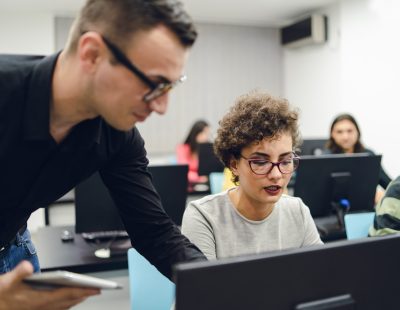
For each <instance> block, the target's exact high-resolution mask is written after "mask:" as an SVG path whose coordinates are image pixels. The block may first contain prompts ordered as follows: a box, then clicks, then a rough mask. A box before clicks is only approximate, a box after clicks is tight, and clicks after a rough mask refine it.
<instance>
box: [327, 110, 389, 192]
mask: <svg viewBox="0 0 400 310" xmlns="http://www.w3.org/2000/svg"><path fill="white" fill-rule="evenodd" d="M326 148H327V150H328V153H331V154H343V153H346V154H353V153H368V154H371V155H374V152H373V151H372V150H370V149H367V148H366V147H365V146H364V145H363V144H362V142H361V131H360V127H359V126H358V124H357V121H356V120H355V118H354V117H353V116H352V115H350V114H340V115H338V116H336V117H335V119H334V120H333V122H332V125H331V131H330V138H329V140H328V142H327V144H326ZM390 181H391V179H390V177H389V176H388V175H387V174H386V172H385V171H384V170H383V168H382V167H381V171H380V173H379V185H380V186H382V187H383V188H385V189H386V187H387V186H388V185H389V183H390Z"/></svg>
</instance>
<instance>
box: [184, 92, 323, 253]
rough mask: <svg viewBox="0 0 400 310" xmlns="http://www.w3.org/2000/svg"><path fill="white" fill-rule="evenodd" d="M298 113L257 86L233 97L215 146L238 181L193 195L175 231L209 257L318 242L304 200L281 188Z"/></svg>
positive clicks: (293, 163)
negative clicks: (196, 197)
mask: <svg viewBox="0 0 400 310" xmlns="http://www.w3.org/2000/svg"><path fill="white" fill-rule="evenodd" d="M297 121H298V113H297V112H296V111H295V110H293V109H292V108H291V107H290V106H289V103H288V102H287V100H284V99H280V98H275V97H272V96H271V95H269V94H266V93H262V92H250V93H248V94H246V95H243V96H241V97H239V98H238V99H237V101H236V103H235V105H234V106H233V107H232V108H231V110H230V111H229V112H228V114H226V115H225V116H224V117H223V119H222V120H221V121H220V127H219V129H218V132H217V138H216V140H215V142H214V148H215V152H216V154H217V156H218V157H219V158H220V160H221V161H222V162H223V163H224V165H225V166H226V167H227V168H229V169H230V170H231V171H232V174H233V181H234V182H236V183H237V182H238V181H239V185H238V186H236V187H234V188H231V189H229V190H227V191H225V192H222V193H219V194H216V195H209V196H206V197H204V198H202V199H199V200H196V201H192V202H190V203H189V205H188V207H187V208H186V211H185V214H184V216H183V222H182V232H183V233H184V234H185V235H186V236H187V237H188V238H189V239H190V240H191V241H192V242H193V243H194V244H196V245H197V246H198V247H199V248H200V249H201V251H202V252H203V253H204V254H205V255H206V256H207V258H209V259H215V258H222V257H232V256H237V255H242V254H254V253H260V252H265V251H273V250H282V249H287V248H300V247H303V246H309V245H314V244H322V241H321V239H320V237H319V235H318V232H317V228H316V226H315V224H314V221H313V219H312V217H311V214H310V211H309V209H308V207H307V206H305V205H304V203H303V202H302V201H301V199H300V198H295V197H290V196H288V195H285V194H284V190H285V189H286V186H287V184H288V183H289V180H290V178H291V176H292V173H293V172H294V171H295V170H296V168H297V166H298V164H299V158H298V157H297V155H296V154H295V153H294V152H293V150H294V149H295V148H296V147H297V146H298V144H299V140H300V135H299V131H298V124H297Z"/></svg>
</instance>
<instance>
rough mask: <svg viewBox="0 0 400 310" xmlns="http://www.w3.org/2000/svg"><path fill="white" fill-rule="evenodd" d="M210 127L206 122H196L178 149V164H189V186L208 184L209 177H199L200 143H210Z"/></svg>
mask: <svg viewBox="0 0 400 310" xmlns="http://www.w3.org/2000/svg"><path fill="white" fill-rule="evenodd" d="M210 133H211V132H210V126H209V124H208V123H207V122H206V121H204V120H198V121H196V122H195V123H194V124H193V126H192V128H191V129H190V131H189V134H188V136H187V137H186V139H185V141H184V143H183V144H180V145H178V146H177V148H176V155H177V162H178V163H179V164H188V165H189V172H188V180H189V185H194V184H197V183H206V182H207V180H208V178H207V176H199V173H198V169H199V157H198V146H199V143H205V142H210Z"/></svg>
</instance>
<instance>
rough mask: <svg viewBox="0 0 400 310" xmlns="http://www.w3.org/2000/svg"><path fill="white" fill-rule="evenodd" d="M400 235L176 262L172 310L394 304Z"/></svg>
mask: <svg viewBox="0 0 400 310" xmlns="http://www.w3.org/2000/svg"><path fill="white" fill-rule="evenodd" d="M399 248H400V236H399V235H391V236H386V237H376V238H364V239H358V240H354V241H347V240H346V241H339V242H331V243H328V244H326V245H322V246H316V247H308V248H301V249H295V250H286V251H281V252H271V253H264V254H258V255H254V256H242V257H236V258H230V259H221V260H214V261H206V262H192V263H186V264H179V265H177V266H175V270H174V277H175V283H176V309H177V310H185V309H191V310H204V309H207V310H221V309H230V310H236V309H238V310H239V309H240V310H242V309H251V310H267V309H273V310H281V309H282V310H283V309H284V310H287V309H303V310H311V309H313V310H317V309H320V310H321V309H326V310H327V309H336V310H339V309H340V310H345V309H346V310H350V309H367V310H368V309H397V308H398V307H399V301H398V298H397V294H398V280H397V279H398V278H399V276H400V269H399V268H398V262H399V261H400V251H399V250H398V249H399Z"/></svg>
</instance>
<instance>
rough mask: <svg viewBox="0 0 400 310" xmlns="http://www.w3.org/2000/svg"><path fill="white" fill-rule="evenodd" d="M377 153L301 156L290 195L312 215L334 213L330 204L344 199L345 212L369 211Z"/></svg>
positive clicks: (379, 160) (375, 176)
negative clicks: (307, 208)
mask: <svg viewBox="0 0 400 310" xmlns="http://www.w3.org/2000/svg"><path fill="white" fill-rule="evenodd" d="M380 162H381V156H380V155H369V154H364V153H363V154H361V153H360V154H352V155H344V154H339V155H321V156H301V160H300V164H299V167H298V168H297V170H296V176H295V178H296V180H295V184H294V196H296V197H300V198H301V199H302V200H303V202H304V203H305V204H306V205H307V206H308V207H309V208H310V211H311V215H312V216H313V217H314V218H315V217H322V216H329V215H331V214H333V213H334V210H333V209H334V204H335V203H341V202H343V201H347V202H348V203H349V206H350V208H349V209H348V211H349V212H360V211H373V208H374V197H375V191H376V187H377V185H378V179H379V171H380Z"/></svg>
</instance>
